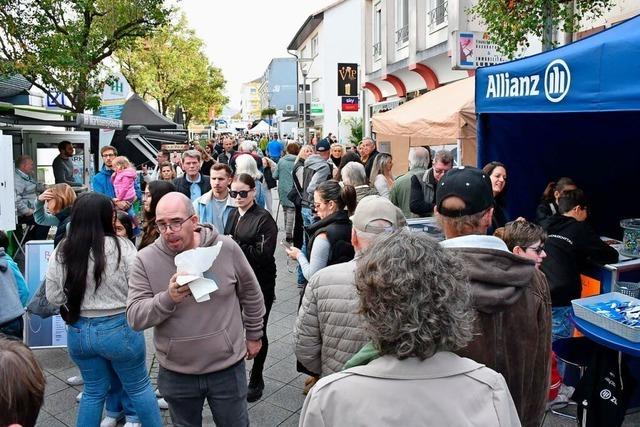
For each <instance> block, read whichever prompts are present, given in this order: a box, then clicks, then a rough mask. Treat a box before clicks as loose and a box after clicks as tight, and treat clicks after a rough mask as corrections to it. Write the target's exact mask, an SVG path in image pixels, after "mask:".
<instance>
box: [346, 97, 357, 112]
mask: <svg viewBox="0 0 640 427" xmlns="http://www.w3.org/2000/svg"><path fill="white" fill-rule="evenodd" d="M359 103H360V99H359V98H358V97H357V96H343V97H342V111H358V110H359V109H360V105H359Z"/></svg>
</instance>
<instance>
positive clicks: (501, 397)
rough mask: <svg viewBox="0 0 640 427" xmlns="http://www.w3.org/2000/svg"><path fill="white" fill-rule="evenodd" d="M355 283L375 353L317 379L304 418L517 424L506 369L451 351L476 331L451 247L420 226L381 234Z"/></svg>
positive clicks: (316, 422) (309, 421) (315, 422)
mask: <svg viewBox="0 0 640 427" xmlns="http://www.w3.org/2000/svg"><path fill="white" fill-rule="evenodd" d="M356 288H357V290H358V293H359V298H360V311H361V313H362V315H363V318H364V322H365V328H366V330H367V333H368V334H369V337H370V339H371V343H370V344H368V345H367V346H365V350H366V349H367V347H369V351H368V352H367V353H368V355H369V357H367V358H362V357H360V356H361V353H359V354H357V355H356V356H354V358H356V360H357V359H360V360H359V362H360V363H358V362H356V363H355V364H356V365H360V366H355V367H352V368H349V369H347V370H345V371H343V372H340V373H336V374H332V375H329V376H327V377H324V378H322V379H321V380H320V381H319V382H318V383H317V384H316V385H315V387H314V388H313V389H311V392H310V393H309V394H308V395H307V398H306V400H305V403H304V406H303V408H302V414H301V416H300V425H301V426H321V425H376V426H409V425H425V424H429V425H443V426H445V425H464V424H471V423H472V421H473V424H477V425H486V426H489V425H490V426H519V425H520V421H519V420H518V415H517V412H516V408H515V406H514V404H513V400H512V399H511V395H510V394H509V390H508V388H507V384H506V382H505V380H504V378H503V377H502V376H501V375H500V374H498V373H496V372H495V371H493V370H491V369H489V368H487V367H486V366H484V365H480V364H478V363H476V362H474V361H473V360H471V359H466V358H463V357H459V356H457V355H456V354H454V353H453V352H454V351H456V350H458V349H460V348H462V347H464V346H466V345H467V343H469V342H470V341H471V339H472V332H473V331H472V325H473V316H472V315H470V313H472V312H473V310H472V309H471V305H470V301H471V291H470V287H469V284H468V282H467V280H466V278H465V275H464V271H463V266H462V264H461V262H460V261H459V259H458V258H457V257H456V256H455V255H454V254H453V253H451V252H447V251H445V250H444V249H443V248H441V247H440V246H439V245H438V243H437V242H436V241H435V240H433V239H431V238H429V237H428V236H426V235H425V234H423V233H413V232H410V231H407V230H402V231H398V232H394V233H388V234H383V235H381V236H379V237H378V238H377V239H376V240H374V241H373V243H372V245H371V246H370V247H369V249H368V250H367V251H365V253H364V254H363V255H362V256H361V257H360V258H359V259H358V261H357V269H356ZM352 361H353V359H352ZM352 361H350V362H349V363H348V364H347V366H350V364H351V365H353V364H354V363H352ZM366 362H368V364H366V365H363V363H366Z"/></svg>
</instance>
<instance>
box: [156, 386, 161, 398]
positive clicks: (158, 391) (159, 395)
mask: <svg viewBox="0 0 640 427" xmlns="http://www.w3.org/2000/svg"><path fill="white" fill-rule="evenodd" d="M155 393H156V397H157V398H161V397H162V393H160V389H158V388H157V389H156V391H155Z"/></svg>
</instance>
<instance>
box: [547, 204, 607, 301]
mask: <svg viewBox="0 0 640 427" xmlns="http://www.w3.org/2000/svg"><path fill="white" fill-rule="evenodd" d="M541 225H542V228H544V230H545V231H546V232H547V240H546V241H545V243H544V248H545V252H546V253H547V257H546V258H545V259H544V261H542V267H541V268H542V271H543V272H544V274H545V275H546V276H547V280H548V281H549V288H550V289H551V303H552V305H553V306H554V307H566V306H570V305H571V300H572V299H576V298H580V291H581V289H582V285H581V282H580V273H581V272H583V271H584V270H585V268H586V267H587V266H588V263H595V264H600V265H602V264H609V263H613V262H617V261H618V252H617V251H616V250H615V249H613V248H612V247H611V246H609V245H607V244H606V243H604V242H603V241H602V240H600V237H599V236H598V234H597V233H596V232H595V231H594V230H593V228H591V226H590V225H589V224H587V223H586V222H580V221H576V220H575V219H574V218H571V217H568V216H564V215H553V216H551V217H549V218H547V219H545V220H544V221H542V223H541Z"/></svg>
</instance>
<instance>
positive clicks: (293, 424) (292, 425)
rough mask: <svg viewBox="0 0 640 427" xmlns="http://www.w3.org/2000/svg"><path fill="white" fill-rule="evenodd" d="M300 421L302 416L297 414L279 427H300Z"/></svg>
mask: <svg viewBox="0 0 640 427" xmlns="http://www.w3.org/2000/svg"><path fill="white" fill-rule="evenodd" d="M299 421H300V414H299V413H297V412H296V413H295V414H292V415H291V416H290V417H289V418H287V419H286V420H284V421H283V422H282V423H281V424H280V425H279V427H298V422H299Z"/></svg>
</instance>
